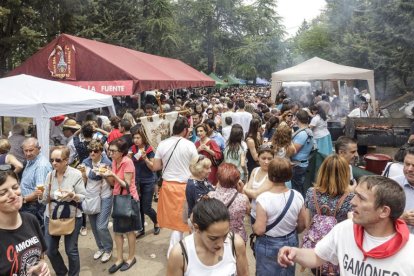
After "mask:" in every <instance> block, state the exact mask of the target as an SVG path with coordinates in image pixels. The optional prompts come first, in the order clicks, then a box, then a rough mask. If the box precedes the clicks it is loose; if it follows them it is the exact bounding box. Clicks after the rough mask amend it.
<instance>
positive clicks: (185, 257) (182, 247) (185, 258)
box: [179, 240, 188, 275]
mask: <svg viewBox="0 0 414 276" xmlns="http://www.w3.org/2000/svg"><path fill="white" fill-rule="evenodd" d="M179 244H180V247H181V254H182V255H183V269H184V268H185V264H186V263H187V264H188V254H187V250H186V249H185V246H184V243H183V240H181V241H180V242H179ZM183 275H184V274H183Z"/></svg>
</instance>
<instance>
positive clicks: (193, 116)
mask: <svg viewBox="0 0 414 276" xmlns="http://www.w3.org/2000/svg"><path fill="white" fill-rule="evenodd" d="M250 89H251V88H248V89H244V88H240V89H239V88H237V89H229V90H226V91H221V92H220V93H209V94H208V93H199V94H197V93H198V92H197V93H195V94H191V95H185V96H179V97H175V98H174V97H172V96H171V97H170V98H168V96H165V95H163V97H162V98H161V102H160V106H157V105H156V102H153V101H151V100H150V99H149V100H147V102H146V104H145V105H143V107H144V108H143V109H136V110H130V109H124V110H122V111H120V112H119V113H118V114H119V115H118V116H112V117H108V116H106V115H105V114H104V113H101V111H100V110H93V111H90V112H87V113H86V114H83V115H79V114H78V115H73V116H72V115H67V116H66V117H64V116H59V117H56V118H52V127H51V138H52V139H51V143H53V144H54V147H53V148H52V150H51V152H50V154H49V155H48V156H50V159H49V160H48V158H46V155H47V154H44V153H42V152H41V150H42V149H41V147H40V146H39V143H38V141H37V139H36V138H35V137H26V135H25V129H24V127H22V125H21V124H16V125H15V126H13V129H12V131H11V135H10V136H9V137H7V138H6V137H5V138H2V139H0V233H1V236H2V239H1V241H0V248H1V249H2V252H7V254H2V255H1V256H0V275H50V273H51V269H50V268H49V267H48V265H47V263H46V262H45V255H46V256H47V257H48V259H49V261H50V264H51V266H52V268H53V270H54V272H55V274H56V275H79V273H80V268H81V265H82V264H81V263H82V261H81V258H80V256H79V250H78V239H79V235H88V228H89V229H90V230H92V235H93V237H94V239H95V243H96V249H95V253H94V254H93V255H92V256H82V257H83V258H88V257H90V258H93V259H94V260H97V261H98V260H99V261H100V262H102V263H106V262H110V261H112V262H113V264H112V265H111V267H110V268H109V270H108V272H109V273H115V272H117V271H127V270H129V269H130V268H131V267H133V266H134V265H136V263H137V257H136V239H141V238H143V237H145V235H148V231H146V229H145V226H146V225H147V224H145V223H144V222H145V215H146V216H148V217H149V219H150V221H151V222H152V224H153V229H152V231H151V232H152V233H151V234H153V235H158V234H160V231H162V229H170V230H171V237H170V243H169V247H168V250H167V252H165V253H166V255H167V258H168V264H166V266H167V275H213V274H217V275H248V273H249V272H248V271H249V269H248V260H247V255H246V250H252V251H253V252H254V255H255V259H256V261H255V267H256V274H257V275H264V276H266V275H295V271H296V270H297V269H296V267H295V265H294V264H295V263H299V264H300V265H301V266H302V267H308V268H312V269H313V270H312V271H313V273H314V274H315V275H414V265H413V264H411V262H410V261H409V256H410V253H411V252H413V251H412V250H413V249H414V247H413V246H414V244H413V243H414V240H413V237H412V236H411V234H410V232H411V233H414V205H413V202H414V198H413V196H414V147H412V145H411V144H408V145H405V146H404V147H402V148H401V149H400V150H399V151H398V152H397V153H398V155H396V157H395V162H392V163H390V164H389V165H388V166H387V168H386V169H385V170H384V176H364V177H362V178H360V179H356V178H355V177H354V173H353V165H355V162H356V161H357V158H358V152H357V141H356V140H354V139H352V138H349V137H345V136H342V137H339V138H338V139H337V140H336V141H335V143H333V142H332V138H331V135H330V132H329V130H328V128H327V120H328V119H329V117H330V116H331V114H332V112H331V111H330V103H329V97H328V96H327V95H322V97H320V96H321V93H319V92H318V93H315V95H314V98H313V99H312V104H311V106H303V104H302V103H300V102H293V101H292V100H290V99H289V98H288V97H287V95H286V94H285V93H284V92H283V91H282V92H280V93H279V94H278V95H277V97H276V102H272V101H271V100H270V99H269V96H270V95H269V93H270V92H269V91H268V90H267V91H266V90H264V89H260V90H259V89H257V90H256V89H251V90H250ZM322 94H323V93H322ZM319 98H320V99H319ZM322 99H324V100H322ZM320 101H325V103H323V104H321V103H319V102H320ZM361 104H362V105H363V104H364V103H361ZM161 110H162V111H163V112H169V111H172V110H176V111H179V113H180V116H178V118H177V119H176V121H175V123H174V125H173V127H172V133H171V135H170V136H169V137H166V138H165V139H163V140H162V141H161V142H160V143H159V144H158V146H157V148H154V147H152V146H151V145H150V143H149V140H148V137H147V134H146V133H145V131H144V128H143V127H142V125H141V123H140V118H141V117H143V116H153V115H155V114H157V113H159V112H160V111H161ZM361 117H364V116H362V115H361ZM316 152H319V153H320V154H321V155H322V156H323V157H325V159H324V161H323V163H322V165H321V166H320V167H319V168H318V172H316V178H315V181H314V183H313V186H311V187H309V186H308V185H307V184H306V178H307V177H309V174H308V173H309V162H310V159H311V158H312V156H313V155H314V154H315V153H316ZM154 201H156V202H158V204H157V207H156V208H155V206H154V207H153V202H154ZM111 217H112V219H111ZM246 218H247V223H246V222H245V221H246ZM87 221H89V225H90V226H89V227H88V226H87V225H88V224H87ZM62 225H64V227H63V226H62ZM62 228H64V229H62ZM110 230H112V231H110ZM62 231H63V232H62ZM111 232H112V233H111ZM248 233H252V234H251V235H250V236H249V235H248ZM300 233H303V239H302V240H301V239H299V234H300ZM184 234H189V235H186V236H184ZM62 237H63V242H64V245H65V246H64V248H65V250H64V253H65V254H66V257H67V260H68V261H67V263H65V261H64V259H66V258H63V257H62V255H61V253H60V251H59V245H60V240H61V238H62ZM113 241H115V247H116V254H114V256H112V255H113V251H114V242H113ZM124 241H126V242H127V245H128V246H127V247H126V248H127V251H128V252H126V253H127V256H126V257H125V256H124ZM246 245H250V249H246V248H248V247H249V246H246ZM300 247H303V248H300ZM381 271H382V272H381ZM381 273H382V274H381ZM387 273H388V274H387Z"/></svg>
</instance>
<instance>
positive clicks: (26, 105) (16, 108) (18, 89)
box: [0, 75, 113, 119]
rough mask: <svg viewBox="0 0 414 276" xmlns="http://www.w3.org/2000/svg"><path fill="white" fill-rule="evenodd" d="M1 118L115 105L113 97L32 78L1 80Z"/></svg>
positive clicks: (33, 116)
mask: <svg viewBox="0 0 414 276" xmlns="http://www.w3.org/2000/svg"><path fill="white" fill-rule="evenodd" d="M0 96H1V98H2V100H1V101H0V116H12V117H29V118H37V119H39V118H50V117H54V116H58V115H62V114H68V113H74V112H79V111H84V110H88V109H91V108H98V107H105V106H112V107H113V101H112V97H111V96H108V95H103V94H100V93H96V92H93V91H90V90H86V89H83V88H79V87H77V86H73V85H68V84H63V83H60V82H57V81H49V80H44V79H41V78H36V77H33V76H28V75H18V76H13V77H8V78H2V79H0Z"/></svg>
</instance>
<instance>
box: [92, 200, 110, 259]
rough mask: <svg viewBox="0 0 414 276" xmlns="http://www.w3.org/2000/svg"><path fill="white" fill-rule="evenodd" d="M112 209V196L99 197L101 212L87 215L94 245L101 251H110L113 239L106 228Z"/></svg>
mask: <svg viewBox="0 0 414 276" xmlns="http://www.w3.org/2000/svg"><path fill="white" fill-rule="evenodd" d="M111 211H112V196H110V197H107V198H102V199H101V212H100V213H99V214H95V215H89V222H90V223H91V228H92V233H93V236H94V238H95V242H96V245H97V246H98V248H99V250H100V251H102V252H112V248H113V241H112V237H111V233H110V232H109V229H108V223H109V216H110V215H111Z"/></svg>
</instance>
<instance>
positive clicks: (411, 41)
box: [289, 0, 414, 98]
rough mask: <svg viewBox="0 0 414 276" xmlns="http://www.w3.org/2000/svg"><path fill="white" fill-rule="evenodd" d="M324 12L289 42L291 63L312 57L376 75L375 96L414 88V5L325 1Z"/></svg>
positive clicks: (390, 0) (407, 1)
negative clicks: (362, 69) (359, 68)
mask: <svg viewBox="0 0 414 276" xmlns="http://www.w3.org/2000/svg"><path fill="white" fill-rule="evenodd" d="M326 2H327V6H326V11H325V12H323V13H322V14H321V16H319V17H318V18H317V19H315V20H314V21H313V22H311V23H307V22H304V24H303V25H302V26H301V28H300V29H299V31H298V33H297V35H296V36H295V37H294V38H292V39H290V41H289V49H290V51H289V52H290V53H291V54H292V57H291V59H292V60H293V62H295V63H297V62H300V61H303V60H306V59H308V58H311V57H313V56H319V57H321V58H325V59H328V60H330V61H333V62H337V63H341V64H346V65H350V66H356V67H362V68H368V69H374V70H375V78H376V88H377V95H378V96H379V98H389V97H391V96H393V95H395V94H396V93H403V92H405V91H413V87H414V47H413V45H414V36H413V30H414V1H412V0H326Z"/></svg>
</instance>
